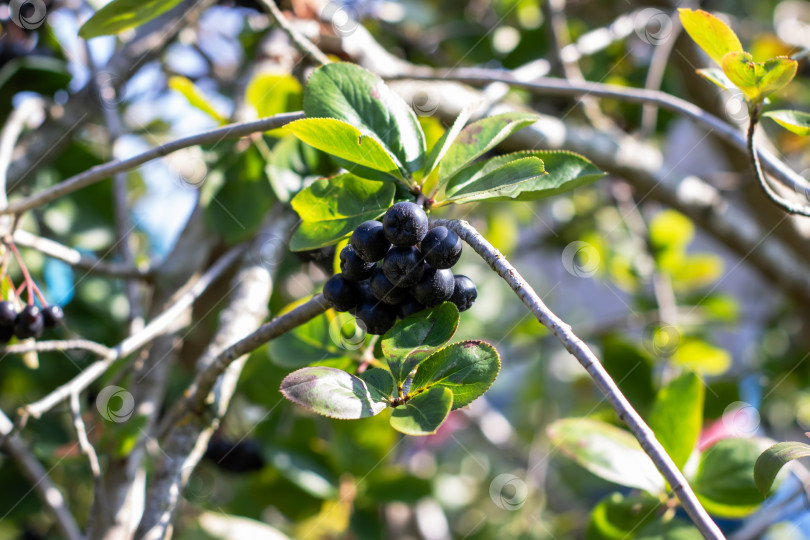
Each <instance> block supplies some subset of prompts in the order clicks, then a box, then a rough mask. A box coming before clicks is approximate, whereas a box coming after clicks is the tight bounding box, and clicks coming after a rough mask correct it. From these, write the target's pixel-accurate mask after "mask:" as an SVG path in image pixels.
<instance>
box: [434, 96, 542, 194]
mask: <svg viewBox="0 0 810 540" xmlns="http://www.w3.org/2000/svg"><path fill="white" fill-rule="evenodd" d="M536 121H537V115H534V114H529V113H521V112H511V113H504V114H498V115H496V116H490V117H488V118H482V119H481V120H477V121H475V122H473V123H472V124H470V125H469V126H467V127H465V128H464V129H462V130H461V132H460V133H459V134H458V137H456V140H454V141H453V143H452V144H451V145H450V148H448V149H447V152H446V153H445V155H444V158H443V159H442V160H441V162H440V163H439V187H442V186H443V185H444V183H445V182H447V181H448V180H450V178H452V177H453V176H454V175H455V174H456V173H457V172H459V171H460V170H461V169H462V168H464V167H465V166H466V165H468V164H470V163H471V162H472V161H473V160H474V159H475V158H477V157H479V156H481V155H483V154H484V153H486V152H488V151H490V150H491V149H493V148H495V146H496V145H497V144H498V143H500V142H501V141H503V140H504V139H506V138H507V137H508V136H509V135H511V134H512V133H514V132H516V131H518V130H519V129H522V128H524V127H526V126H528V125H531V124H533V123H534V122H536Z"/></svg>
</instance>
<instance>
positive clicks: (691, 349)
mask: <svg viewBox="0 0 810 540" xmlns="http://www.w3.org/2000/svg"><path fill="white" fill-rule="evenodd" d="M672 359H673V361H674V362H675V363H676V364H679V365H681V366H684V367H687V368H690V369H693V370H695V371H697V372H698V373H703V374H704V375H722V374H723V373H725V372H726V370H727V369H728V368H729V367H731V356H730V355H729V354H728V352H727V351H725V350H723V349H718V348H717V347H714V346H712V345H710V344H708V343H706V342H705V341H702V340H700V339H697V338H686V339H684V340H683V341H682V342H681V343H680V345H678V348H677V350H676V351H675V354H674V355H673V357H672Z"/></svg>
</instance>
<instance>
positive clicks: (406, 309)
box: [397, 296, 425, 319]
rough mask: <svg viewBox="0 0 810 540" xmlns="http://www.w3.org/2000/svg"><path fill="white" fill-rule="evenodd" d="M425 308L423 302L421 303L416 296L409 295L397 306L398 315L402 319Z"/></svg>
mask: <svg viewBox="0 0 810 540" xmlns="http://www.w3.org/2000/svg"><path fill="white" fill-rule="evenodd" d="M423 309H425V306H424V305H423V304H420V303H419V302H418V301H417V300H416V299H415V298H414V297H412V296H409V297H408V299H407V300H405V301H404V302H402V303H401V304H399V305H398V306H397V316H399V318H400V319H404V318H405V317H410V316H411V315H413V314H414V313H419V312H420V311H422V310H423Z"/></svg>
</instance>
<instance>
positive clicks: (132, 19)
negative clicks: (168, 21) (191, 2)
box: [79, 0, 180, 39]
mask: <svg viewBox="0 0 810 540" xmlns="http://www.w3.org/2000/svg"><path fill="white" fill-rule="evenodd" d="M179 3H180V0H113V1H112V2H110V3H109V4H107V5H106V6H104V7H103V8H101V9H100V10H98V11H96V12H95V13H94V14H93V16H92V17H90V19H89V20H88V21H87V22H86V23H84V24H83V25H82V27H81V28H80V29H79V37H81V38H83V39H90V38H94V37H97V36H106V35H109V34H118V33H120V32H123V31H124V30H129V29H130V28H135V27H137V26H140V25H142V24H143V23H145V22H148V21H151V20H152V19H154V18H155V17H157V16H159V15H162V14H163V13H166V12H167V11H169V10H170V9H172V8H173V7H174V6H176V5H177V4H179Z"/></svg>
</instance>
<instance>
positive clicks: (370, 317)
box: [355, 302, 397, 335]
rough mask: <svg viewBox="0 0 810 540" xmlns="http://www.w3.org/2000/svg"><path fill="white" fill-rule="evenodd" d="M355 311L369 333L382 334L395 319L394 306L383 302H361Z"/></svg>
mask: <svg viewBox="0 0 810 540" xmlns="http://www.w3.org/2000/svg"><path fill="white" fill-rule="evenodd" d="M355 313H356V317H357V318H358V319H360V320H361V321H362V322H363V324H364V325H365V327H366V332H368V333H369V334H375V335H382V334H384V333H386V332H388V331H389V330H390V329H391V327H392V326H394V323H395V322H396V320H397V311H396V308H395V307H394V306H389V305H388V304H385V303H383V302H363V303H362V304H360V307H358V308H357V311H356V312H355Z"/></svg>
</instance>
